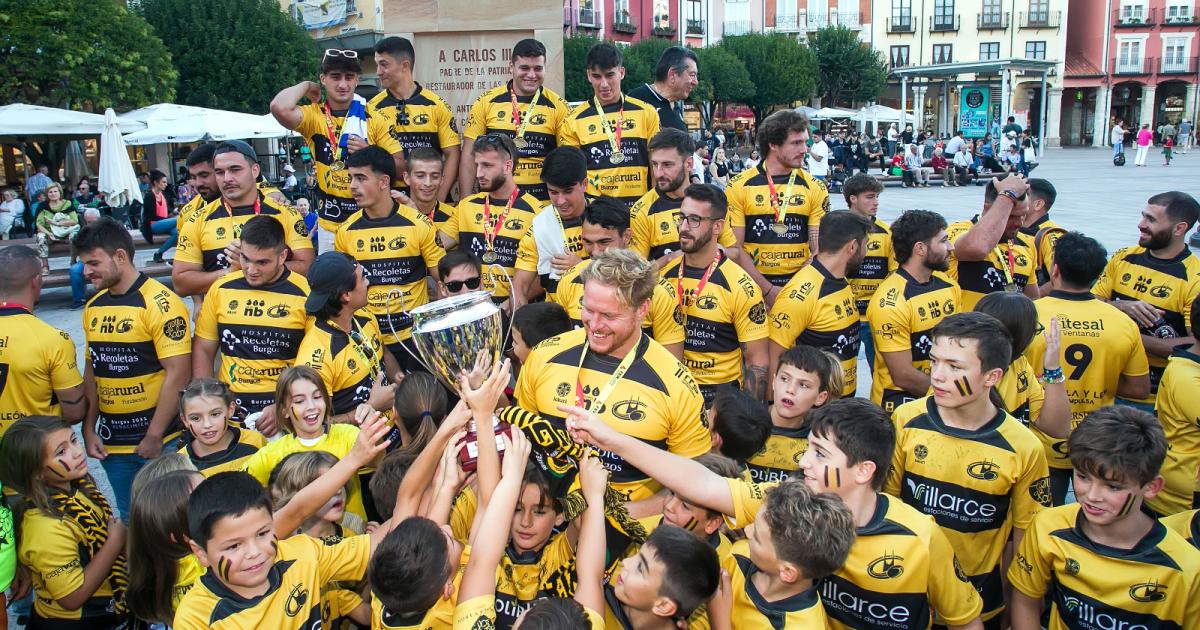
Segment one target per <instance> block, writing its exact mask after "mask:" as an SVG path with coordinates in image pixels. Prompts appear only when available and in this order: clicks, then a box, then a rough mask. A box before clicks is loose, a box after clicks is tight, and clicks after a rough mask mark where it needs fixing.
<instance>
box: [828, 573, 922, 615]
mask: <svg viewBox="0 0 1200 630" xmlns="http://www.w3.org/2000/svg"><path fill="white" fill-rule="evenodd" d="M821 600H822V601H823V602H825V605H826V606H830V607H831V608H835V609H838V610H841V611H845V612H848V613H851V614H854V615H856V616H857V617H859V618H861V619H863V620H865V621H873V622H874V623H873V624H872V625H873V626H880V627H908V623H909V621H910V620H911V619H912V611H911V610H909V609H908V607H907V606H904V605H901V604H897V605H894V606H889V605H888V604H886V603H883V602H879V601H872V600H870V599H867V598H866V597H862V596H859V595H857V594H855V593H853V592H851V591H850V590H849V589H847V588H844V587H843V585H842V581H841V580H840V579H837V578H831V579H827V580H824V581H823V582H822V583H821Z"/></svg>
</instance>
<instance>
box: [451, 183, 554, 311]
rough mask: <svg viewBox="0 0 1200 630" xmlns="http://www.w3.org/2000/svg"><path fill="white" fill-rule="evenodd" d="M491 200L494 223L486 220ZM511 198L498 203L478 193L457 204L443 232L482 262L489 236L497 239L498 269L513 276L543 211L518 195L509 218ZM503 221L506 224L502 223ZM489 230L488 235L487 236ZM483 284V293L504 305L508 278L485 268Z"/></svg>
mask: <svg viewBox="0 0 1200 630" xmlns="http://www.w3.org/2000/svg"><path fill="white" fill-rule="evenodd" d="M485 197H487V198H488V205H489V207H490V211H489V212H490V214H491V217H492V219H491V222H490V223H489V222H487V221H485V220H484V216H483V211H484V198H485ZM508 200H509V198H508V197H506V198H504V199H495V198H491V197H488V195H487V193H475V194H474V195H471V196H470V197H467V198H466V199H463V200H462V201H460V202H458V208H456V209H455V210H454V216H453V217H452V218H451V219H450V220H449V221H446V225H445V226H443V228H442V232H444V233H445V234H446V236H448V237H450V239H451V240H453V241H456V242H457V243H458V247H459V248H460V249H462V250H463V251H465V252H471V253H472V254H474V255H475V257H476V258H479V259H482V258H483V256H484V255H485V254H486V252H487V251H488V241H487V238H488V237H487V234H492V235H493V236H494V238H493V240H492V243H491V251H493V252H495V254H496V262H495V263H494V264H495V265H498V266H500V267H503V268H504V270H505V271H506V272H508V275H509V276H511V275H512V274H513V273H514V272H515V271H516V268H517V257H518V255H519V254H518V253H519V251H520V245H521V239H523V238H525V235H526V234H529V233H530V230H531V229H532V228H533V217H534V216H535V215H536V214H537V212H538V209H539V208H541V207H542V206H541V202H540V201H538V200H537V199H535V198H533V197H531V196H529V195H521V194H518V195H517V198H516V200H515V201H513V203H512V207H511V208H509V210H508V212H507V214H506V213H505V208H506V207H508ZM502 218H503V222H501V219H502ZM497 224H500V225H499V229H498V230H496V225H497ZM485 230H486V232H485ZM482 279H483V284H482V286H481V289H482V290H484V291H488V292H490V293H491V294H492V297H493V298H495V299H497V300H499V301H503V300H504V298H507V297H508V295H509V293H510V292H511V287H509V284H508V278H506V277H505V275H504V274H503V273H501V272H499V271H496V270H493V269H492V267H491V265H488V264H485V265H484V266H483V270H482Z"/></svg>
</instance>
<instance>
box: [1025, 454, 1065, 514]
mask: <svg viewBox="0 0 1200 630" xmlns="http://www.w3.org/2000/svg"><path fill="white" fill-rule="evenodd" d="M1063 445H1064V447H1065V445H1066V442H1063ZM1029 496H1031V497H1033V500H1034V501H1037V502H1038V503H1040V504H1041V505H1044V506H1046V507H1050V478H1049V477H1042V478H1041V479H1038V480H1037V481H1034V482H1033V483H1031V484H1029Z"/></svg>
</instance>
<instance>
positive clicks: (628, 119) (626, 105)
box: [558, 95, 659, 205]
mask: <svg viewBox="0 0 1200 630" xmlns="http://www.w3.org/2000/svg"><path fill="white" fill-rule="evenodd" d="M602 109H603V117H604V120H607V121H608V123H607V125H608V128H609V129H610V130H611V131H612V132H613V134H614V136H613V139H612V140H610V139H609V137H608V135H607V134H606V133H605V131H604V130H605V124H604V123H603V122H602V121H601V116H600V113H598V112H597V111H596V100H595V99H594V98H589V99H588V100H587V101H585V102H583V103H581V104H580V105H579V106H578V107H576V108H575V109H574V110H572V111H571V113H570V114H568V115H567V117H566V119H565V120H563V123H562V125H561V126H560V127H559V130H558V143H559V144H561V145H563V146H571V147H579V148H580V150H582V151H583V154H584V156H585V157H587V164H588V167H587V170H588V181H587V192H588V194H589V195H592V196H594V197H599V196H601V195H603V196H605V197H614V198H616V199H620V200H621V201H623V202H625V205H631V204H632V203H633V202H635V201H637V200H638V197H641V196H642V195H644V194H646V191H647V190H650V188H651V182H650V148H649V147H650V139H651V138H653V137H654V135H655V134H657V133H658V129H659V123H658V112H657V111H655V109H654V108H653V107H651V106H650V105H648V104H646V103H645V102H643V101H639V100H638V99H636V98H633V97H631V96H625V95H622V96H621V100H619V101H617V102H615V103H612V104H609V105H604V106H603V108H602ZM617 127H620V129H619V130H618V129H617ZM617 133H620V148H621V154H622V155H624V158H623V159H622V160H621V162H620V163H618V164H613V163H612V161H611V159H610V158H611V157H612V154H613V147H612V142H613V141H615V140H616V139H617V138H616V134H617Z"/></svg>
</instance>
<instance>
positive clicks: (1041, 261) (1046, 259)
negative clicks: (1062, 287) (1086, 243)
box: [1020, 214, 1067, 285]
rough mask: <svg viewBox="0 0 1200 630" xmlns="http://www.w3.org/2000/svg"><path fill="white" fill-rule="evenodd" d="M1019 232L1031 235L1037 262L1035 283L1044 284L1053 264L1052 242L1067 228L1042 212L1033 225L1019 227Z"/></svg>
mask: <svg viewBox="0 0 1200 630" xmlns="http://www.w3.org/2000/svg"><path fill="white" fill-rule="evenodd" d="M1020 232H1021V233H1022V234H1026V235H1028V236H1030V237H1032V239H1033V251H1034V254H1035V255H1034V259H1035V260H1036V262H1037V283H1038V284H1039V285H1042V284H1046V283H1047V282H1049V281H1050V266H1051V265H1053V264H1054V244H1055V243H1057V242H1058V237H1060V236H1062V235H1063V234H1066V233H1067V230H1066V228H1064V227H1061V226H1060V225H1059V224H1057V223H1055V222H1054V221H1052V220H1051V219H1050V215H1049V214H1044V215H1042V218H1040V219H1038V220H1037V221H1035V222H1034V223H1033V225H1030V226H1029V227H1023V228H1021V230H1020Z"/></svg>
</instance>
